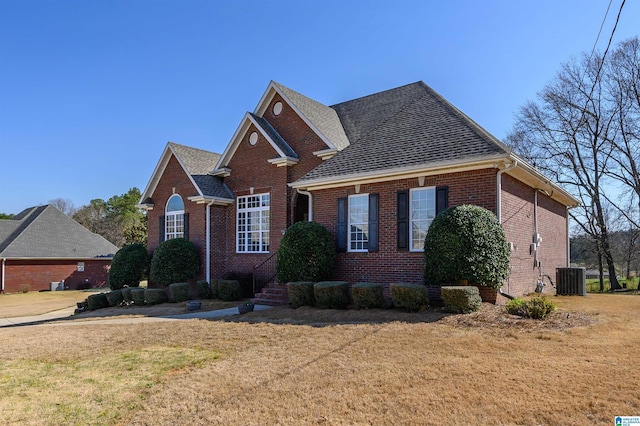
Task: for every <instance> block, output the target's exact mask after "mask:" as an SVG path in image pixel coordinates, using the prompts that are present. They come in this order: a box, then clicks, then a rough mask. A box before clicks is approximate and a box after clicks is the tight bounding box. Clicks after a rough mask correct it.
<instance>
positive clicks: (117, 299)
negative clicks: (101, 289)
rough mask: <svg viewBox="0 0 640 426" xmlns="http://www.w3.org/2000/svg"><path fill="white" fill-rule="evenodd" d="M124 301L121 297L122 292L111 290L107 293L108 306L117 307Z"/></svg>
mask: <svg viewBox="0 0 640 426" xmlns="http://www.w3.org/2000/svg"><path fill="white" fill-rule="evenodd" d="M123 301H124V297H123V296H122V290H111V291H110V292H109V293H107V302H109V306H118V305H120V304H121V303H122V302H123Z"/></svg>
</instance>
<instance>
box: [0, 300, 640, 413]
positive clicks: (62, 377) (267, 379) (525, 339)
mask: <svg viewBox="0 0 640 426" xmlns="http://www.w3.org/2000/svg"><path fill="white" fill-rule="evenodd" d="M552 299H553V300H554V301H555V302H556V303H557V304H558V307H559V311H558V314H559V317H558V318H556V319H555V320H554V321H557V324H562V321H563V318H564V319H565V321H571V319H572V318H574V317H578V318H582V319H587V320H588V321H586V322H585V323H580V322H577V323H574V324H571V326H570V327H560V326H551V327H545V326H542V325H541V324H543V323H540V322H534V321H535V320H526V319H520V318H511V317H505V316H504V315H502V314H501V313H499V311H497V310H494V309H495V308H492V307H486V306H485V307H483V309H482V310H481V311H480V312H478V313H477V314H471V315H446V316H444V315H443V316H442V317H440V318H435V317H431V318H429V319H428V320H425V321H414V322H412V321H411V320H410V319H409V318H413V319H415V318H418V317H419V316H420V315H424V316H428V315H431V314H429V311H423V312H418V313H415V314H408V313H398V314H402V316H404V318H405V319H406V321H404V320H402V319H401V318H400V317H397V318H395V319H393V318H384V319H382V320H381V318H380V317H378V312H376V311H359V312H358V313H357V315H359V316H360V317H359V318H357V319H358V321H354V322H360V320H362V319H363V318H364V317H365V316H367V315H368V316H369V318H370V322H369V323H357V324H350V323H349V320H353V319H354V318H353V315H356V313H354V312H352V311H336V310H331V311H329V310H327V311H322V310H312V309H306V308H304V309H302V308H301V309H297V310H294V309H289V308H278V309H279V312H280V314H279V315H280V317H279V318H272V319H269V318H268V315H267V312H269V311H264V312H254V313H251V314H247V315H245V316H242V317H237V318H238V319H242V321H228V320H220V321H207V320H181V321H168V322H161V323H145V324H131V325H126V324H124V325H123V324H120V325H108V324H100V323H99V322H94V323H91V324H76V325H75V326H69V325H68V324H69V323H73V322H74V321H64V322H56V323H53V324H51V325H46V326H42V325H41V326H25V327H11V328H3V329H0V341H2V342H3V343H2V345H0V394H1V395H3V397H2V398H0V424H20V425H43V424H49V425H58V424H68V425H74V424H77V425H90V424H95V425H97V424H99V425H128V424H135V425H173V424H261V425H262V424H287V425H288V424H296V425H311V424H333V425H341V424H381V425H387V424H388V425H391V424H407V425H418V424H419V425H424V424H543V425H551V424H565V423H567V420H568V419H569V422H570V423H571V424H602V425H609V424H611V422H612V419H613V418H614V416H616V415H623V414H626V415H633V414H634V413H640V390H639V389H638V386H637V384H638V383H640V370H639V369H638V368H637V367H636V360H637V351H638V347H639V345H640V340H639V337H638V336H640V316H638V315H637V312H638V308H640V296H638V295H628V294H603V295H599V294H590V295H589V296H587V297H579V296H573V297H568V296H565V297H553V298H552ZM487 309H488V311H487ZM287 310H288V311H287ZM305 310H306V311H307V316H308V317H309V318H311V321H310V322H307V323H305V322H304V321H303V320H304V314H305ZM312 311H314V312H316V313H313V312H312ZM287 312H288V314H289V315H290V316H291V320H290V321H285V320H284V317H285V316H286V315H287ZM381 312H385V311H381ZM275 313H276V311H273V314H274V315H275ZM432 313H433V311H432ZM385 314H389V312H386V313H385ZM313 315H324V319H322V318H319V317H315V318H314V317H313ZM342 315H345V317H344V318H342V321H341V319H340V317H341V316H342ZM294 316H295V318H294ZM349 316H351V317H349ZM376 319H378V320H376ZM576 325H578V327H576ZM621 413H622V414H621Z"/></svg>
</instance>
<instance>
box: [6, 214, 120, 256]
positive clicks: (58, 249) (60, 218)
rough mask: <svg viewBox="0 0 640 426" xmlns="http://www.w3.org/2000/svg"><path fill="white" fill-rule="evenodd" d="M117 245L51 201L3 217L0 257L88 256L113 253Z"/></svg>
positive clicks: (116, 249)
mask: <svg viewBox="0 0 640 426" xmlns="http://www.w3.org/2000/svg"><path fill="white" fill-rule="evenodd" d="M116 251H118V247H116V246H115V245H113V244H111V243H110V242H109V241H107V240H106V239H105V238H104V237H102V236H101V235H98V234H94V233H93V232H91V231H89V230H88V229H87V228H85V227H84V226H82V225H80V224H79V223H78V222H76V221H75V220H73V219H72V218H70V217H69V216H67V215H66V214H64V213H62V212H61V211H60V210H58V209H56V208H55V207H54V206H52V205H46V206H39V207H31V208H28V209H25V210H24V211H22V212H20V213H19V214H17V215H16V216H14V217H12V218H11V219H2V220H0V257H3V258H33V259H47V258H70V259H87V258H95V257H108V256H113V255H114V254H115V252H116Z"/></svg>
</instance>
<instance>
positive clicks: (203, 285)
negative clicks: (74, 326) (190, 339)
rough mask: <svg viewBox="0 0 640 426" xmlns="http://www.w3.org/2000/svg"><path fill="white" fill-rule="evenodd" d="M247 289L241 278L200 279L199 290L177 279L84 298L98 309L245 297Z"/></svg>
mask: <svg viewBox="0 0 640 426" xmlns="http://www.w3.org/2000/svg"><path fill="white" fill-rule="evenodd" d="M242 297H243V289H242V286H241V284H240V282H239V281H237V280H214V281H212V282H211V284H209V283H208V282H206V281H198V282H197V283H196V285H195V294H194V292H192V290H191V286H190V285H189V283H173V284H170V285H169V287H168V294H167V289H165V288H147V289H145V288H140V287H123V288H121V289H117V290H112V291H110V292H108V293H98V294H92V295H91V296H89V297H87V300H86V301H85V302H84V306H86V309H88V310H90V311H94V310H96V309H103V308H108V307H110V306H111V307H112V306H122V305H140V306H142V305H156V304H159V303H165V302H169V301H171V302H174V303H179V302H185V301H187V300H191V299H193V298H198V299H218V298H219V299H221V300H224V301H234V300H241V299H242Z"/></svg>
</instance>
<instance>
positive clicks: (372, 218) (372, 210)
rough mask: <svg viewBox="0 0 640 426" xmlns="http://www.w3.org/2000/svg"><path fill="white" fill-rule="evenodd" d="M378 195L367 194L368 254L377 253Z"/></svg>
mask: <svg viewBox="0 0 640 426" xmlns="http://www.w3.org/2000/svg"><path fill="white" fill-rule="evenodd" d="M379 198H380V196H379V195H378V194H369V252H376V251H378V204H379V203H378V200H379Z"/></svg>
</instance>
